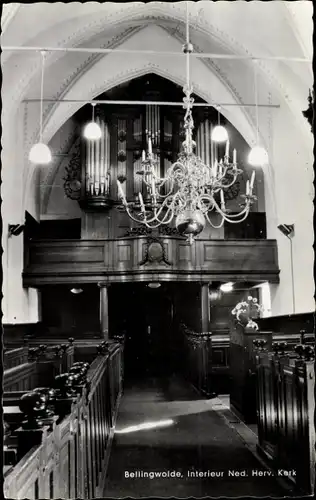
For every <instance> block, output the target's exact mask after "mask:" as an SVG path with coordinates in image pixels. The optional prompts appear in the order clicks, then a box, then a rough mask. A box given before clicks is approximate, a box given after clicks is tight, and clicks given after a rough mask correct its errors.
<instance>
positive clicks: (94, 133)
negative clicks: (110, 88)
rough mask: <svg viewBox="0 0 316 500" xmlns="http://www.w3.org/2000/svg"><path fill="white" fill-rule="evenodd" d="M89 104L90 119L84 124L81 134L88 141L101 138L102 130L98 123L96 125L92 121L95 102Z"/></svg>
mask: <svg viewBox="0 0 316 500" xmlns="http://www.w3.org/2000/svg"><path fill="white" fill-rule="evenodd" d="M91 105H92V121H91V122H89V123H88V124H87V125H86V126H85V128H84V130H83V135H84V137H85V138H86V139H88V140H89V141H97V140H98V139H101V137H102V131H101V127H100V125H98V124H97V123H96V122H95V121H94V108H95V106H96V103H95V102H92V103H91Z"/></svg>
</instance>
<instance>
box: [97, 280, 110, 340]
mask: <svg viewBox="0 0 316 500" xmlns="http://www.w3.org/2000/svg"><path fill="white" fill-rule="evenodd" d="M98 286H99V288H100V330H101V333H102V335H103V338H104V340H108V339H109V300H108V287H109V285H107V284H104V283H98Z"/></svg>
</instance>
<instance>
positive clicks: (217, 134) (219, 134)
mask: <svg viewBox="0 0 316 500" xmlns="http://www.w3.org/2000/svg"><path fill="white" fill-rule="evenodd" d="M219 110H220V106H217V111H218V125H216V126H215V127H214V128H213V130H212V135H211V139H212V141H214V142H226V141H227V139H228V133H227V130H226V128H225V127H223V126H222V125H221V124H220V112H219Z"/></svg>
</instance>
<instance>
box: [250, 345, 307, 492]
mask: <svg viewBox="0 0 316 500" xmlns="http://www.w3.org/2000/svg"><path fill="white" fill-rule="evenodd" d="M256 363H257V401H258V439H259V443H258V450H259V452H261V453H262V454H263V456H264V457H265V458H266V459H268V460H269V461H271V462H272V464H273V465H274V466H275V467H277V468H278V469H284V470H292V469H293V470H294V471H295V472H296V475H295V476H293V477H289V479H291V480H292V481H293V482H294V483H295V484H296V486H297V488H298V489H299V490H300V491H301V492H302V494H305V495H306V494H307V495H312V494H313V492H314V483H315V427H314V411H315V399H314V388H315V370H314V360H310V361H309V360H304V359H299V358H298V356H295V357H294V355H293V354H292V355H286V354H285V355H284V354H275V353H271V352H261V353H258V355H257V359H256Z"/></svg>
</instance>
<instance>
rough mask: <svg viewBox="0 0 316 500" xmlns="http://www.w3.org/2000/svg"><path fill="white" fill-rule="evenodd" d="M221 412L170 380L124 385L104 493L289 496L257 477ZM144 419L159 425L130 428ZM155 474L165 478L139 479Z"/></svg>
mask: <svg viewBox="0 0 316 500" xmlns="http://www.w3.org/2000/svg"><path fill="white" fill-rule="evenodd" d="M225 410H226V412H227V407H225V406H224V405H223V404H222V403H221V401H220V400H219V399H218V398H215V399H212V400H206V399H202V398H201V396H199V395H197V394H196V392H195V391H194V390H193V389H192V388H190V386H189V385H187V384H185V383H184V382H182V381H181V380H179V379H178V378H176V377H172V378H171V379H170V380H166V379H165V380H161V379H150V380H146V381H145V382H143V383H137V384H135V385H131V386H130V387H126V388H125V391H124V395H123V398H122V401H121V405H120V410H119V414H118V420H117V426H116V434H115V437H114V441H113V445H112V452H111V457H110V462H109V467H108V473H107V481H106V485H105V492H104V497H110V498H122V497H134V498H141V497H145V498H148V497H149V496H155V497H175V498H187V497H191V496H192V497H205V496H209V497H218V496H225V497H237V496H240V497H245V496H257V497H265V496H271V497H284V496H288V493H287V492H286V491H285V490H284V489H283V488H282V487H281V486H280V485H279V483H278V482H277V479H276V478H274V477H267V476H264V477H258V476H257V473H258V471H265V469H264V467H263V466H262V465H261V464H260V462H259V461H258V460H257V459H256V458H255V457H254V455H253V454H252V453H251V452H250V451H249V450H248V449H247V448H246V446H245V445H244V443H243V441H242V440H241V438H240V437H239V435H238V434H237V432H236V431H234V430H233V429H232V428H231V427H229V426H228V425H227V423H226V421H225V419H224V418H223V416H221V412H224V411H225ZM164 420H169V422H166V426H164V427H163V426H162V425H163V424H164V423H163V421H164ZM145 422H146V423H148V422H155V423H158V425H159V424H160V425H161V426H160V427H158V426H157V427H156V428H152V429H144V428H142V429H141V428H139V429H137V428H135V427H134V429H133V428H132V429H128V428H129V427H131V426H139V425H141V424H144V423H145ZM124 430H125V433H124V432H122V431H124ZM126 431H129V432H126ZM133 473H134V477H133ZM150 473H151V474H150ZM198 473H203V477H198V476H197V474H198ZM161 474H163V475H169V477H153V478H150V477H144V476H145V475H147V476H148V475H150V476H154V475H155V476H159V475H161ZM237 474H238V475H237ZM239 474H240V475H239ZM176 475H177V476H178V477H172V476H176ZM179 476H180V477H179Z"/></svg>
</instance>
